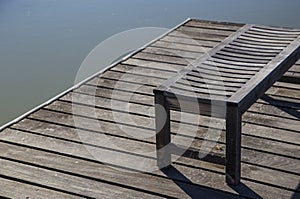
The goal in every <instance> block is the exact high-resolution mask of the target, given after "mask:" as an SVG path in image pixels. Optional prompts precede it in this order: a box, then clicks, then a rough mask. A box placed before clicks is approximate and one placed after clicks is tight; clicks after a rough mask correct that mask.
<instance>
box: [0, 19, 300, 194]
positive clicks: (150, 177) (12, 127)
mask: <svg viewBox="0 0 300 199" xmlns="http://www.w3.org/2000/svg"><path fill="white" fill-rule="evenodd" d="M241 26H243V24H235V23H224V22H211V21H201V20H187V21H185V22H184V23H182V24H181V25H180V26H178V27H176V28H174V29H173V30H172V31H170V32H169V33H168V34H166V35H164V36H163V37H161V38H159V39H158V40H156V41H154V42H152V43H150V44H149V45H148V46H146V47H144V48H142V49H140V50H139V51H137V52H135V53H133V54H132V55H131V56H129V57H128V58H126V59H125V60H122V61H121V62H120V63H117V64H115V65H113V66H112V67H110V68H108V69H107V70H105V71H103V72H102V73H100V74H97V75H95V76H94V77H92V78H91V79H89V80H88V81H86V82H84V83H82V84H81V85H79V86H78V87H76V88H75V87H74V88H73V89H70V90H68V91H66V92H64V93H63V94H61V95H59V97H57V98H54V99H53V100H50V101H49V102H47V103H45V104H44V105H42V106H40V107H38V108H37V109H34V110H33V111H31V112H29V113H28V114H26V115H24V116H23V117H21V118H20V119H18V120H15V121H13V122H11V123H9V124H8V125H5V126H4V127H3V128H2V129H1V133H0V165H1V166H0V196H2V197H7V198H133V197H137V198H222V199H223V198H293V199H296V198H300V86H299V85H300V62H298V63H297V64H295V65H294V66H293V67H292V68H291V69H290V70H289V71H288V72H286V73H285V75H284V77H283V78H281V80H280V81H278V82H276V83H275V85H274V86H273V87H271V88H270V89H269V90H268V91H267V93H266V94H265V95H264V96H263V97H262V98H261V99H259V100H258V101H257V102H256V103H255V104H254V105H253V106H252V107H251V108H250V109H249V110H248V111H247V112H246V113H245V114H244V115H243V118H242V120H243V123H242V177H241V181H242V183H241V184H240V185H239V186H236V187H229V186H228V185H226V183H225V181H224V179H225V176H224V173H225V171H224V166H221V165H219V164H214V163H211V162H207V161H203V160H200V159H199V158H197V155H195V154H189V153H186V154H184V155H183V156H182V157H179V158H178V157H174V162H173V163H172V166H171V168H169V169H168V170H162V171H161V170H153V171H144V172H137V171H135V172H134V171H133V170H132V168H131V167H130V168H126V167H124V166H123V165H120V164H114V163H111V162H105V161H106V159H103V160H101V159H100V160H99V158H95V157H93V156H92V155H91V151H89V150H88V149H87V146H88V147H94V148H97V149H98V150H101V151H106V152H107V153H108V154H114V155H115V157H118V154H123V153H126V154H129V153H128V150H131V152H130V154H129V155H130V156H132V157H135V156H136V157H143V158H144V159H149V161H151V160H153V161H155V158H156V157H155V156H143V154H144V153H143V152H144V151H155V132H154V126H151V124H154V122H153V120H154V112H153V106H154V99H153V98H154V95H153V89H154V88H156V87H157V86H158V85H160V84H161V83H163V82H164V81H166V80H167V79H168V78H170V77H172V76H174V75H175V74H176V73H177V72H178V71H180V70H181V69H183V68H185V67H186V66H187V64H188V63H190V62H192V61H193V60H195V59H196V58H198V57H199V56H201V55H202V54H204V53H206V52H207V51H209V50H210V49H212V48H213V47H214V46H216V45H218V44H219V43H220V42H222V41H223V40H224V39H226V38H227V37H228V36H229V35H231V34H232V33H234V32H235V31H236V30H237V29H239V28H240V27H241ZM291 31H292V30H291ZM264 34H265V33H264ZM256 35H257V38H260V37H263V36H264V35H263V34H262V33H259V32H257V33H256ZM195 41H196V42H195ZM220 64H223V65H224V67H225V66H226V63H220ZM227 67H230V66H227ZM236 67H238V66H236ZM124 75H126V78H124ZM117 86H118V87H117ZM116 87H117V91H118V92H114V89H115V88H116ZM135 87H138V89H137V90H135V91H134V92H132V88H135ZM115 90H116V89H115ZM127 96H130V100H129V102H128V98H127ZM112 100H113V101H114V102H118V103H117V105H119V106H113V107H112V103H111V101H112ZM126 106H129V107H130V108H129V110H130V112H129V113H128V112H126V111H124V107H126ZM74 109H76V110H84V111H79V112H76V114H75V115H74ZM116 117H117V118H121V119H120V120H117V121H116V119H115V118H116ZM128 117H130V118H132V119H133V120H134V122H135V124H136V125H134V124H130V123H126V122H122V118H123V119H124V118H128ZM195 117H199V118H200V119H201V123H200V124H198V123H197V124H195V123H189V122H185V123H181V122H180V121H181V120H180V112H177V111H172V112H171V130H172V132H177V130H178V128H179V126H180V125H184V126H185V128H184V129H183V130H182V131H179V132H177V133H176V136H177V138H179V142H180V138H182V139H190V140H192V141H191V146H190V148H192V149H193V150H194V151H197V150H198V151H199V149H200V148H201V143H203V142H205V141H210V142H212V143H217V144H216V145H215V146H214V148H213V152H214V153H217V154H219V155H220V156H221V157H222V156H223V155H224V148H225V135H224V129H221V135H220V137H219V138H218V140H207V137H206V132H207V131H208V129H209V128H210V127H211V125H210V124H209V118H207V117H205V116H195ZM78 119H80V120H81V121H82V122H83V123H84V124H87V125H86V126H84V125H83V126H80V128H78V123H76V120H78ZM95 123H97V124H100V126H101V128H99V126H95V125H89V124H95ZM195 127H196V128H197V133H196V136H195V137H193V136H190V132H189V131H188V130H187V129H195ZM124 129H126V130H128V129H129V130H130V131H132V134H126V133H124ZM85 134H86V135H89V136H90V137H91V138H93V136H95V137H96V135H98V134H105V136H106V138H109V140H113V142H114V143H116V145H117V146H118V148H109V147H107V146H106V145H105V143H102V142H95V141H93V140H92V139H87V140H83V139H82V137H81V136H80V135H85ZM173 134H175V133H173ZM134 135H140V136H134ZM143 135H145V136H143ZM148 135H152V136H148ZM125 149H126V150H125ZM116 162H117V161H116ZM128 164H129V165H130V164H131V163H130V162H129V163H128Z"/></svg>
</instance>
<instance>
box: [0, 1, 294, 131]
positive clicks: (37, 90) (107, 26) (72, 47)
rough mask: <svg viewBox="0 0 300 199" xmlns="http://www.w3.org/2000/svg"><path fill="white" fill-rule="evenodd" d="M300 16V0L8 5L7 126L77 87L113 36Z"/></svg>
mask: <svg viewBox="0 0 300 199" xmlns="http://www.w3.org/2000/svg"><path fill="white" fill-rule="evenodd" d="M299 10H300V1H299V0H286V1H284V0H251V1H241V0H226V1H225V0H206V1H201V0H181V1H175V0H164V1H161V0H106V1H101V0H89V1H86V0H43V1H38V0H0V71H1V72H0V91H1V97H0V125H1V124H4V123H6V122H8V121H10V120H12V119H13V118H15V117H17V116H19V115H20V114H22V113H24V112H26V111H28V110H30V109H31V108H33V107H35V106H37V105H39V104H40V103H42V102H44V101H46V100H47V99H49V98H51V97H52V96H54V95H56V94H58V93H60V92H61V91H63V90H65V89H67V88H68V87H71V86H72V85H73V82H74V80H75V76H76V72H77V70H78V68H79V66H80V64H81V62H82V61H83V59H84V58H85V57H86V55H87V54H88V53H89V52H90V51H91V50H92V49H93V48H94V47H95V46H96V45H97V44H98V43H100V42H101V41H103V40H105V39H106V38H108V37H109V36H111V35H113V34H116V33H119V32H122V31H125V30H128V29H132V28H138V27H148V26H152V27H164V28H171V27H173V26H175V25H176V24H178V23H180V22H182V21H183V20H185V19H186V18H187V17H195V18H201V19H210V20H221V21H233V22H244V23H257V24H266V25H276V26H289V27H295V28H296V27H297V28H300V12H299ZM145 42H146V41H145Z"/></svg>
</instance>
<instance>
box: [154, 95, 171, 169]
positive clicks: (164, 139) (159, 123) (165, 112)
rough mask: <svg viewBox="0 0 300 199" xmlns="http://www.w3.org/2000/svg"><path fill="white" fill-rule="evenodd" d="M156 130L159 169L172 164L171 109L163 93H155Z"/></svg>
mask: <svg viewBox="0 0 300 199" xmlns="http://www.w3.org/2000/svg"><path fill="white" fill-rule="evenodd" d="M155 128H156V151H157V165H158V167H159V168H164V167H167V166H169V165H170V164H171V152H170V147H169V145H168V144H169V143H170V141H171V136H170V109H169V108H168V106H167V104H166V101H165V97H164V96H163V94H162V93H159V92H157V93H155Z"/></svg>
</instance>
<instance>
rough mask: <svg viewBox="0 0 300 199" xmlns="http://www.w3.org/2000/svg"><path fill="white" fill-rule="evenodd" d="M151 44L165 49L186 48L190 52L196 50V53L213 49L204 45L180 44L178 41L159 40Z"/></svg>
mask: <svg viewBox="0 0 300 199" xmlns="http://www.w3.org/2000/svg"><path fill="white" fill-rule="evenodd" d="M151 46H154V47H159V48H164V49H184V50H186V51H188V52H194V53H205V52H207V51H208V50H209V49H211V48H208V47H203V46H191V45H188V44H178V43H172V42H164V41H157V42H155V43H153V44H152V45H151Z"/></svg>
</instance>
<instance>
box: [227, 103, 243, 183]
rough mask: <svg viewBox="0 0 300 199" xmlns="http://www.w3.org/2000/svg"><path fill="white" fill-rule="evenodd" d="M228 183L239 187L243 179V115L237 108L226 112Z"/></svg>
mask: <svg viewBox="0 0 300 199" xmlns="http://www.w3.org/2000/svg"><path fill="white" fill-rule="evenodd" d="M226 112H227V113H226V183H227V184H229V185H238V184H239V183H240V178H241V128H242V127H241V122H242V119H241V113H240V112H239V110H238V108H237V107H232V106H228V107H227V111H226Z"/></svg>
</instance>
